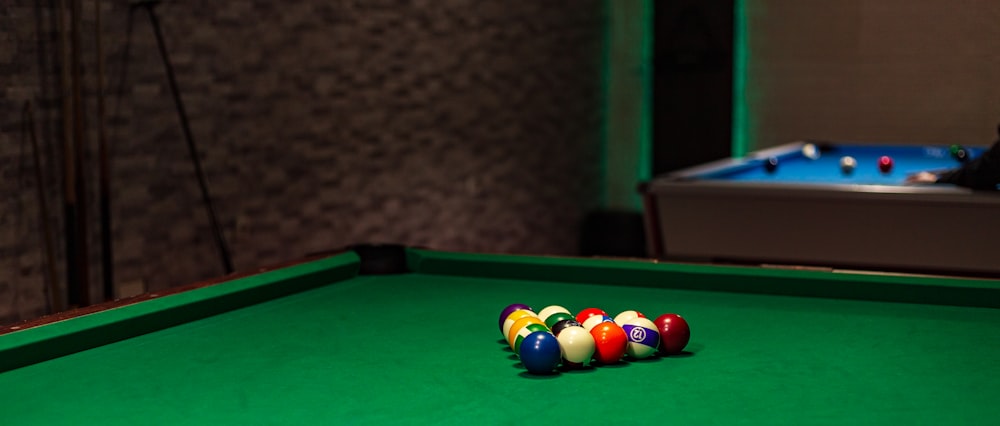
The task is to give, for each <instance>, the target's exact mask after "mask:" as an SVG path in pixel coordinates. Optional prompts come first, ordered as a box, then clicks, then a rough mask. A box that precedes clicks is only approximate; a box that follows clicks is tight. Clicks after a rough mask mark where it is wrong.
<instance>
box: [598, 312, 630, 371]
mask: <svg viewBox="0 0 1000 426" xmlns="http://www.w3.org/2000/svg"><path fill="white" fill-rule="evenodd" d="M590 335H591V336H594V344H595V346H596V348H595V350H594V359H596V360H597V361H598V362H600V363H602V364H614V363H616V362H618V360H620V359H622V357H623V356H625V348H626V347H627V346H628V336H627V335H626V334H625V330H622V328H621V327H620V326H618V324H615V323H614V322H610V321H609V322H602V323H600V324H598V325H597V326H596V327H594V328H592V329H590Z"/></svg>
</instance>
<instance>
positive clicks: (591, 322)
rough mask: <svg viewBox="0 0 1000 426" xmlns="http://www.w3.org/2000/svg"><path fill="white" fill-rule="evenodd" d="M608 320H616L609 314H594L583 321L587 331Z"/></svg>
mask: <svg viewBox="0 0 1000 426" xmlns="http://www.w3.org/2000/svg"><path fill="white" fill-rule="evenodd" d="M608 321H612V322H614V320H613V319H611V317H609V316H607V315H594V316H592V317H590V318H587V320H586V321H584V322H583V328H585V329H586V330H587V331H590V330H591V329H593V328H594V327H596V326H597V324H600V323H602V322H608Z"/></svg>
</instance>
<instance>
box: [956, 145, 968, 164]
mask: <svg viewBox="0 0 1000 426" xmlns="http://www.w3.org/2000/svg"><path fill="white" fill-rule="evenodd" d="M952 156H954V157H955V159H956V160H958V162H959V163H964V162H966V161H967V160H968V159H969V151H966V150H965V148H959V149H958V150H957V151H955V153H954V154H952Z"/></svg>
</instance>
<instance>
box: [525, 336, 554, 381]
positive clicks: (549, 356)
mask: <svg viewBox="0 0 1000 426" xmlns="http://www.w3.org/2000/svg"><path fill="white" fill-rule="evenodd" d="M519 355H520V356H521V363H522V364H524V368H527V369H528V372H529V373H531V374H549V373H551V372H552V371H553V370H555V369H556V367H558V366H559V361H560V359H562V353H561V352H560V351H559V341H558V340H556V336H554V335H552V333H549V332H548V331H536V332H534V333H531V334H529V335H528V337H526V338H524V341H522V342H521V349H520V354H519Z"/></svg>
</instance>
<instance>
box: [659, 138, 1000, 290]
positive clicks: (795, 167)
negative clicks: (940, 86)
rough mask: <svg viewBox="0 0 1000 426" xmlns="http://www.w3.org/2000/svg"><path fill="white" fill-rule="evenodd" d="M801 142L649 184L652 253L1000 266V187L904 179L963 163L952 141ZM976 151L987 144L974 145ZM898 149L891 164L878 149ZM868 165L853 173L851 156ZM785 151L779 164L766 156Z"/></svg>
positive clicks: (944, 269)
mask: <svg viewBox="0 0 1000 426" xmlns="http://www.w3.org/2000/svg"><path fill="white" fill-rule="evenodd" d="M804 144H805V142H796V143H791V144H786V145H781V146H778V147H774V148H770V149H766V150H762V151H758V152H753V153H751V154H749V155H747V156H746V157H741V158H728V159H723V160H719V161H715V162H712V163H708V164H704V165H701V166H696V167H692V168H689V169H684V170H679V171H676V172H672V173H669V174H666V175H663V176H659V177H657V178H655V179H653V180H652V181H650V182H647V183H645V184H643V185H642V186H641V189H640V190H641V191H642V193H643V199H644V208H645V216H646V224H647V237H648V238H647V241H648V243H649V246H650V252H651V255H652V256H653V257H657V258H661V259H670V260H685V261H691V260H694V261H709V262H717V263H738V264H780V265H795V266H813V267H827V268H842V269H844V268H846V269H863V270H876V271H904V272H921V273H945V274H955V273H960V274H967V275H976V276H1000V262H998V261H997V254H996V250H995V247H996V245H997V244H998V243H1000V227H997V226H996V218H997V217H1000V195H998V194H1000V193H997V192H995V191H973V190H970V189H967V188H960V187H957V186H954V185H945V184H931V185H904V179H905V177H906V176H907V175H908V174H910V173H914V172H917V171H922V170H944V169H950V168H954V167H958V166H960V164H961V163H959V162H958V161H957V160H956V159H955V158H953V157H952V156H951V154H950V150H949V147H948V146H916V145H908V146H878V145H859V144H845V143H833V142H826V143H820V142H816V143H815V144H816V145H817V146H818V147H819V148H820V150H819V151H820V156H819V158H816V159H812V158H808V157H806V156H805V155H804V154H803V152H802V147H803V146H804ZM967 149H968V151H969V153H970V158H973V157H976V156H978V155H980V154H981V153H982V152H983V148H982V147H968V148H967ZM883 155H887V156H889V157H891V158H892V159H893V160H894V167H893V169H892V170H891V171H890V172H889V173H882V172H881V171H880V170H879V168H878V158H879V157H880V156H883ZM843 156H852V157H854V158H855V159H856V160H857V162H858V166H857V168H856V169H855V171H854V172H853V173H847V174H845V173H843V172H842V171H841V169H840V164H839V163H840V158H841V157H843ZM769 157H775V158H777V159H778V160H779V164H778V167H777V169H776V170H774V171H773V172H768V171H767V170H766V169H765V167H764V166H763V163H764V161H765V160H766V159H767V158H769Z"/></svg>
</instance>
